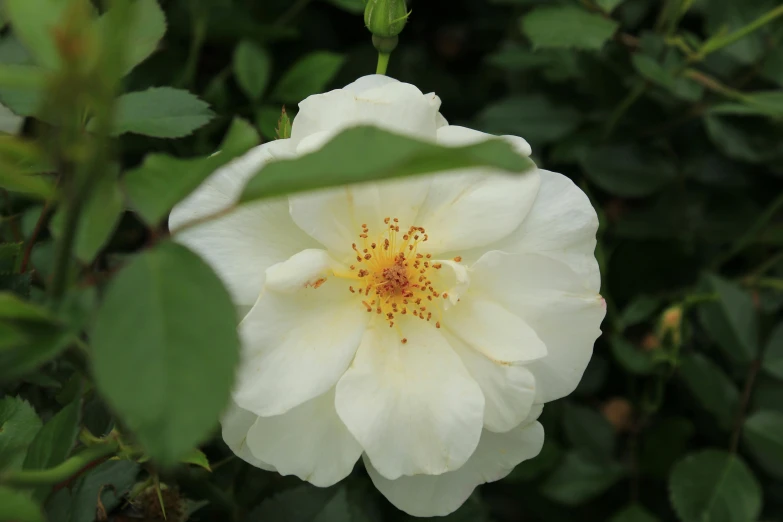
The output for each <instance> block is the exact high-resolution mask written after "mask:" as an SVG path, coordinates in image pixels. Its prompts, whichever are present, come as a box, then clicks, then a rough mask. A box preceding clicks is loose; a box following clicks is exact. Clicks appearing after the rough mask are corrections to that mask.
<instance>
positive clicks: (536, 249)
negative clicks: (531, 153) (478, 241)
mask: <svg viewBox="0 0 783 522" xmlns="http://www.w3.org/2000/svg"><path fill="white" fill-rule="evenodd" d="M539 172H540V174H541V190H539V193H538V197H537V198H536V201H535V203H534V204H533V208H532V209H531V210H530V213H529V214H528V215H527V217H526V218H525V220H524V221H523V222H522V224H521V225H520V226H519V228H518V229H517V230H515V231H514V232H513V233H512V234H511V235H510V236H509V237H507V238H505V239H504V240H502V241H501V242H500V243H499V244H497V245H492V246H491V248H490V249H491V250H502V251H504V252H510V253H522V252H529V253H533V254H541V255H545V256H548V257H551V258H552V259H556V260H558V261H561V262H563V263H565V264H567V265H568V266H569V267H570V268H571V270H573V271H574V272H576V273H577V274H579V275H580V276H582V278H583V279H584V280H585V281H586V284H587V286H588V288H590V289H591V290H592V291H594V292H598V291H599V289H600V288H601V274H600V272H599V270H598V261H596V259H595V245H596V240H595V234H596V231H597V230H598V216H597V215H596V213H595V210H594V209H593V207H592V205H591V204H590V200H589V199H588V198H587V196H586V195H585V193H584V192H582V190H581V189H579V187H577V186H576V185H575V184H574V182H573V181H571V180H570V179H568V178H567V177H565V176H563V175H562V174H558V173H556V172H549V171H547V170H539Z"/></svg>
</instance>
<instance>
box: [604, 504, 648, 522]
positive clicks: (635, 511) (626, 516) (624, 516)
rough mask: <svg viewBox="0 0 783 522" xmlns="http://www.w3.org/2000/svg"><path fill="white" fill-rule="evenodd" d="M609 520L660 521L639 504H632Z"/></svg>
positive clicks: (630, 521) (616, 521)
mask: <svg viewBox="0 0 783 522" xmlns="http://www.w3.org/2000/svg"><path fill="white" fill-rule="evenodd" d="M609 522H659V521H658V519H657V518H656V517H655V516H653V515H652V514H651V513H650V512H649V511H647V510H646V509H644V508H643V507H642V506H640V505H638V504H631V505H630V506H628V507H627V508H625V509H623V510H622V511H620V512H619V513H616V514H615V515H614V516H613V517H612V518H611V519H609Z"/></svg>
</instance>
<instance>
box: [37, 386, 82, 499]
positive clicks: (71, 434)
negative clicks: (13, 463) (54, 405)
mask: <svg viewBox="0 0 783 522" xmlns="http://www.w3.org/2000/svg"><path fill="white" fill-rule="evenodd" d="M80 410H81V398H79V399H77V400H75V401H73V402H71V403H70V404H68V405H67V406H66V407H65V408H63V409H62V410H60V411H59V412H57V415H55V416H54V417H52V418H51V419H50V420H49V422H47V423H46V424H44V426H43V428H41V430H40V431H39V432H38V434H37V435H36V436H35V438H34V439H33V441H32V442H31V443H30V447H29V448H27V455H26V456H25V459H24V464H23V465H22V467H23V469H47V468H52V467H54V466H56V465H58V464H60V463H61V462H63V461H64V460H65V458H66V457H67V456H68V454H69V453H70V451H71V448H72V447H73V444H74V442H75V441H76V435H77V434H78V433H79V413H80ZM49 489H50V487H49V486H39V487H38V488H36V489H35V491H34V493H33V498H35V499H36V500H39V501H43V500H44V499H45V498H46V496H47V494H48V493H49Z"/></svg>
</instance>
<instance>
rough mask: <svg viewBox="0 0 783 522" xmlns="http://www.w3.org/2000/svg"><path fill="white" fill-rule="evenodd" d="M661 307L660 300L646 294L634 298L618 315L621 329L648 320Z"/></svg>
mask: <svg viewBox="0 0 783 522" xmlns="http://www.w3.org/2000/svg"><path fill="white" fill-rule="evenodd" d="M660 307H661V300H660V299H659V298H657V297H652V296H649V295H647V294H642V295H638V296H636V297H634V298H633V299H632V300H631V302H630V303H628V305H627V306H626V307H625V308H624V309H623V313H622V314H621V315H620V319H621V321H622V324H623V327H628V326H633V325H635V324H639V323H641V322H642V321H646V320H647V319H649V318H650V317H651V316H652V315H653V314H654V313H655V312H656V311H657V310H658V309H659V308H660Z"/></svg>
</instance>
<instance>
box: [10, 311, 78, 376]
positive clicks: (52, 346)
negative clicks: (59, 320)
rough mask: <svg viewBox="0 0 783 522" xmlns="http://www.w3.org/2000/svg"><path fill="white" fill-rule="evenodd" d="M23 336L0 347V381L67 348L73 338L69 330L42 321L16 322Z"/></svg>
mask: <svg viewBox="0 0 783 522" xmlns="http://www.w3.org/2000/svg"><path fill="white" fill-rule="evenodd" d="M16 327H18V328H20V329H19V332H20V333H21V334H22V338H21V339H19V340H18V342H16V343H15V344H14V345H12V346H11V347H8V348H4V349H2V350H0V382H5V381H9V380H11V379H15V378H18V377H20V376H22V375H24V374H26V373H28V372H30V371H32V370H34V369H35V368H37V367H38V366H40V365H41V364H43V363H45V362H46V361H48V360H50V359H52V358H54V357H55V356H56V355H58V354H59V353H60V352H61V351H63V350H64V349H65V348H67V347H68V346H69V345H70V344H71V343H72V342H73V339H74V337H75V333H74V331H73V330H72V329H69V328H65V327H61V326H58V325H55V324H46V323H42V322H36V323H30V324H26V325H16Z"/></svg>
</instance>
